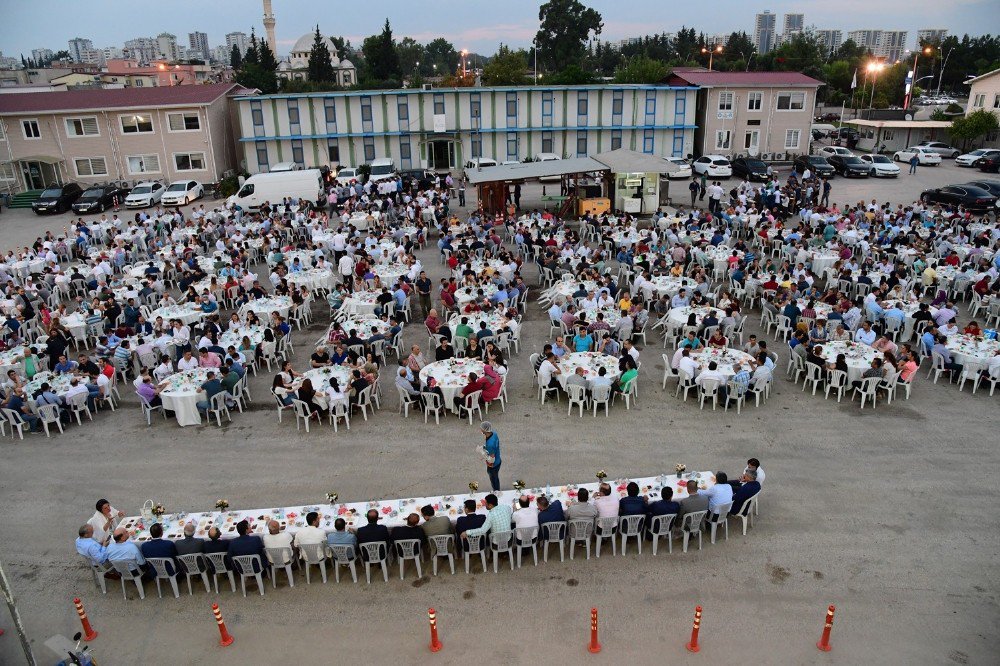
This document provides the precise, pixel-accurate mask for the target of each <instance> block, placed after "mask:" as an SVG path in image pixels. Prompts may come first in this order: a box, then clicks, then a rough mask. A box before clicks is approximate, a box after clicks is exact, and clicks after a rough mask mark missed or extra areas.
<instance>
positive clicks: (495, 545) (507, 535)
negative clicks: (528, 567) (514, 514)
mask: <svg viewBox="0 0 1000 666" xmlns="http://www.w3.org/2000/svg"><path fill="white" fill-rule="evenodd" d="M489 540H490V553H491V555H492V556H493V573H498V571H497V563H498V562H499V560H500V556H501V555H503V554H504V553H506V554H507V559H508V560H509V561H510V570H511V571H513V570H514V533H513V532H512V531H510V530H506V531H504V532H490V534H489Z"/></svg>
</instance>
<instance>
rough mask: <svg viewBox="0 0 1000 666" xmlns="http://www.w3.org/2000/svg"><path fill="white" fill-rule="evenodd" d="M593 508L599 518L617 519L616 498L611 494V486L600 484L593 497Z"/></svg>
mask: <svg viewBox="0 0 1000 666" xmlns="http://www.w3.org/2000/svg"><path fill="white" fill-rule="evenodd" d="M594 508H595V509H597V516H598V517H599V518H617V517H618V498H617V497H614V496H613V495H612V494H611V486H610V485H608V484H607V483H602V484H601V485H600V487H599V488H598V490H597V493H596V494H595V496H594Z"/></svg>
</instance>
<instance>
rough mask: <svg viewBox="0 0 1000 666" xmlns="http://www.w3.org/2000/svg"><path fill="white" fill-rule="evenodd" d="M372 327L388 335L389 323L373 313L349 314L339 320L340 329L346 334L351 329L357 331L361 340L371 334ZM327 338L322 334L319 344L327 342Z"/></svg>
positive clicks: (387, 342)
mask: <svg viewBox="0 0 1000 666" xmlns="http://www.w3.org/2000/svg"><path fill="white" fill-rule="evenodd" d="M372 328H375V329H376V330H377V331H378V332H379V333H380V334H382V335H385V336H387V337H388V334H389V328H390V324H389V322H387V321H386V320H384V319H382V318H381V317H378V316H376V315H373V314H359V315H351V316H349V317H347V318H346V319H344V321H342V322H340V330H342V331H343V332H344V333H348V334H349V333H350V332H351V331H352V330H354V331H357V334H358V337H359V338H361V339H362V340H366V339H368V338H369V337H370V336H371V333H372ZM328 339H329V338H328V337H327V336H324V337H323V342H321V343H320V344H322V345H327V344H329V343H327V342H326V340H328ZM386 344H387V345H388V344H389V341H388V340H386Z"/></svg>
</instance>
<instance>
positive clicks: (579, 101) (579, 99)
mask: <svg viewBox="0 0 1000 666" xmlns="http://www.w3.org/2000/svg"><path fill="white" fill-rule="evenodd" d="M587 102H588V100H587V91H585V90H581V91H579V92H577V94H576V115H578V116H585V115H587Z"/></svg>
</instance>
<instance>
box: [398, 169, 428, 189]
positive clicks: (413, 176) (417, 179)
mask: <svg viewBox="0 0 1000 666" xmlns="http://www.w3.org/2000/svg"><path fill="white" fill-rule="evenodd" d="M399 177H400V178H401V179H402V180H403V190H407V191H408V190H409V189H410V186H411V185H413V184H414V183H416V185H417V188H418V189H419V190H421V191H423V190H428V189H430V187H431V185H432V184H433V182H434V173H433V172H430V171H427V170H426V169H408V170H406V171H400V172H399Z"/></svg>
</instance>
